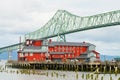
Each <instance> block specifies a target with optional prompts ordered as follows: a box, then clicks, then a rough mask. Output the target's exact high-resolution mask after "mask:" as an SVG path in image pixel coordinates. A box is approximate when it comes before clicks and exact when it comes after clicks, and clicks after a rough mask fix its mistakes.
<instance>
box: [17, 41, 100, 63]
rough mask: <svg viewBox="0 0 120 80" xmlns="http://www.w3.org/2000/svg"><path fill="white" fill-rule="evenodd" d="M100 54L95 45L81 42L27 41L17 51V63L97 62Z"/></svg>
mask: <svg viewBox="0 0 120 80" xmlns="http://www.w3.org/2000/svg"><path fill="white" fill-rule="evenodd" d="M99 55H100V54H99V53H98V52H96V51H95V45H93V44H90V43H86V42H82V43H78V42H55V41H52V40H32V39H27V40H26V42H25V44H24V47H23V48H22V49H21V50H19V51H18V61H32V62H33V61H39V62H40V61H45V60H46V59H48V60H51V61H66V60H74V59H77V60H79V61H88V62H93V61H99V60H100V56H99Z"/></svg>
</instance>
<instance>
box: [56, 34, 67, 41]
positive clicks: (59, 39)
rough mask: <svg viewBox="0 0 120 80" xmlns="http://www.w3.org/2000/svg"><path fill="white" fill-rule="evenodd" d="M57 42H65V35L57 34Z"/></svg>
mask: <svg viewBox="0 0 120 80" xmlns="http://www.w3.org/2000/svg"><path fill="white" fill-rule="evenodd" d="M57 41H60V42H66V37H65V34H64V35H59V34H58V37H57Z"/></svg>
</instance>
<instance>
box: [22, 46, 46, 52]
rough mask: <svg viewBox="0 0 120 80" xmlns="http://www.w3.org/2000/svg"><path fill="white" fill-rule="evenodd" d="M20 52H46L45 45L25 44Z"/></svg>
mask: <svg viewBox="0 0 120 80" xmlns="http://www.w3.org/2000/svg"><path fill="white" fill-rule="evenodd" d="M22 52H47V48H46V47H35V46H25V47H23V49H22Z"/></svg>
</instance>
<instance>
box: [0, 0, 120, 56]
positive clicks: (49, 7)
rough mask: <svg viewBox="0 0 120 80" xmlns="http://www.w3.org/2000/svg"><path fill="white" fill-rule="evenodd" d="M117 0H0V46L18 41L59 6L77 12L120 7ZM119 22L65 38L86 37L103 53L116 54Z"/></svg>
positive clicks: (73, 39) (74, 39)
mask: <svg viewBox="0 0 120 80" xmlns="http://www.w3.org/2000/svg"><path fill="white" fill-rule="evenodd" d="M119 3H120V1H118V0H111V1H110V0H92V1H91V0H74V1H73V0H0V35H2V36H1V37H0V46H6V45H10V44H13V43H17V42H18V41H19V36H22V38H23V36H24V34H25V33H29V32H32V31H35V30H37V29H39V28H40V27H42V26H43V25H44V24H45V23H47V21H48V20H49V19H50V18H51V17H52V16H53V15H54V13H55V12H56V11H57V10H58V9H64V10H67V11H69V12H71V13H73V14H76V15H79V16H89V15H95V14H99V13H104V12H108V11H114V10H119V9H120V5H119ZM119 32H120V28H119V26H115V27H108V28H101V29H95V30H88V31H83V32H78V33H73V34H69V35H67V41H77V42H78V41H79V42H82V41H86V42H90V43H93V44H95V45H96V49H97V50H98V51H99V52H100V53H102V54H109V53H111V54H112V53H114V54H115V53H116V55H119V54H118V53H119V52H120V51H119V50H120V46H119V44H120V43H119V41H120V37H119Z"/></svg>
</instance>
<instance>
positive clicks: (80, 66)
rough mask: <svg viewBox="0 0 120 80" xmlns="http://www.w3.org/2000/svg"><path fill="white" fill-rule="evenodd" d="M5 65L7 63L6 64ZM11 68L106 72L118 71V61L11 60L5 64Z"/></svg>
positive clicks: (119, 67)
mask: <svg viewBox="0 0 120 80" xmlns="http://www.w3.org/2000/svg"><path fill="white" fill-rule="evenodd" d="M9 64H10V62H9ZM6 65H7V64H6ZM7 66H9V67H12V68H22V69H41V70H63V71H87V72H88V71H92V72H94V71H96V70H97V69H98V71H99V72H104V73H105V72H106V73H114V72H116V71H117V73H120V63H115V62H114V63H113V62H101V63H95V62H94V63H79V62H74V63H73V62H71V63H69V62H17V61H15V62H12V63H11V64H10V65H7Z"/></svg>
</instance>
